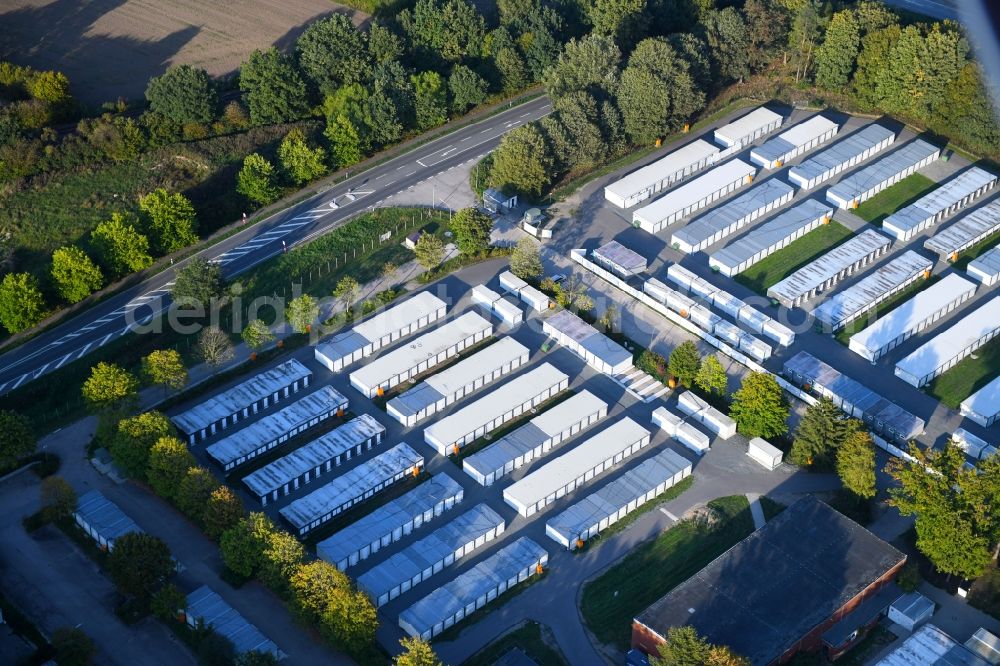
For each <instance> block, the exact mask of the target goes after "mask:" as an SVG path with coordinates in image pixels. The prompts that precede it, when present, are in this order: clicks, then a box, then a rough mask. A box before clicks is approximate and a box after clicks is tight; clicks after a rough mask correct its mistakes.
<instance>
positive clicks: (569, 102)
mask: <svg viewBox="0 0 1000 666" xmlns="http://www.w3.org/2000/svg"><path fill="white" fill-rule="evenodd" d="M554 107H555V110H556V113H554V114H552V116H550V117H554V118H553V120H557V121H558V123H559V125H561V127H562V128H563V131H564V133H565V142H566V144H567V146H566V147H565V148H564V150H563V152H564V154H563V155H562V156H559V155H557V157H561V161H562V162H563V164H564V166H565V167H566V168H572V167H574V166H579V165H587V164H596V163H597V162H600V161H602V160H605V159H607V155H608V144H607V143H606V142H605V140H604V136H603V135H602V131H601V117H600V113H599V112H598V109H597V101H596V100H595V99H594V98H593V96H591V95H590V93H587V92H584V91H577V92H572V93H568V94H567V95H565V96H563V97H561V98H560V99H559V100H558V101H556V103H555V104H554ZM546 120H548V119H547V118H544V119H542V122H541V123H540V124H541V125H542V126H543V127H544V126H545V121H546ZM549 139H550V144H554V143H555V142H554V140H553V139H552V137H551V135H550V136H549ZM553 153H554V154H555V153H556V151H555V147H554V145H553Z"/></svg>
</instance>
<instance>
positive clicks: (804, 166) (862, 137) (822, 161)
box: [788, 124, 896, 190]
mask: <svg viewBox="0 0 1000 666" xmlns="http://www.w3.org/2000/svg"><path fill="white" fill-rule="evenodd" d="M895 140H896V133H895V132H894V131H892V130H890V129H888V128H887V127H883V126H882V125H878V124H871V125H866V126H865V127H863V128H861V129H860V130H858V131H856V132H854V133H853V134H850V135H848V136H847V137H845V138H843V139H841V140H840V141H838V142H837V143H835V144H833V145H832V146H830V147H829V148H826V149H824V150H822V151H820V152H819V153H816V154H815V155H813V156H812V157H810V158H809V159H807V160H805V161H803V162H802V163H800V164H797V165H796V166H793V167H792V168H791V169H789V171H788V179H789V181H791V182H792V184H794V185H798V186H799V187H801V188H803V189H806V190H810V189H812V188H814V187H816V186H817V185H819V184H820V183H822V182H824V181H827V180H829V179H830V178H833V177H834V176H836V175H837V174H838V173H840V172H842V171H845V170H846V169H850V168H851V167H853V166H855V165H857V164H860V163H861V162H864V161H865V160H866V159H868V158H869V157H871V156H872V155H875V154H876V153H879V152H881V151H883V150H885V149H886V148H888V147H889V146H891V145H892V143H893V142H894V141H895Z"/></svg>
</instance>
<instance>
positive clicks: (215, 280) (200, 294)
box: [170, 257, 226, 308]
mask: <svg viewBox="0 0 1000 666" xmlns="http://www.w3.org/2000/svg"><path fill="white" fill-rule="evenodd" d="M225 286H226V283H225V280H223V279H222V267H221V266H220V265H219V264H217V263H213V262H210V261H206V260H205V259H203V258H201V257H193V258H192V259H191V260H189V261H188V262H187V264H185V265H184V266H183V267H182V268H180V269H179V270H178V271H177V274H176V276H175V278H174V286H173V288H172V289H171V290H170V293H171V295H172V296H173V298H174V302H175V303H177V304H178V305H180V306H191V305H193V306H200V307H204V308H208V307H209V306H210V305H211V304H212V300H213V299H221V298H222V297H223V296H224V293H225Z"/></svg>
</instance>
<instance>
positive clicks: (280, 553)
mask: <svg viewBox="0 0 1000 666" xmlns="http://www.w3.org/2000/svg"><path fill="white" fill-rule="evenodd" d="M305 554H306V551H305V548H304V547H303V546H302V544H301V543H300V542H299V540H298V539H296V538H295V537H293V536H292V535H291V534H289V533H288V532H285V531H284V530H279V529H275V530H274V531H273V532H271V533H270V534H269V535H268V536H267V545H266V546H265V547H264V551H263V552H262V553H261V562H260V570H259V571H258V577H259V578H260V582H262V583H264V585H266V586H267V587H269V588H271V589H272V590H274V591H275V592H277V593H278V594H281V595H285V593H286V592H287V590H288V580H289V578H290V577H291V575H292V574H293V573H294V572H295V569H296V567H298V565H300V564H302V561H303V560H304V559H305Z"/></svg>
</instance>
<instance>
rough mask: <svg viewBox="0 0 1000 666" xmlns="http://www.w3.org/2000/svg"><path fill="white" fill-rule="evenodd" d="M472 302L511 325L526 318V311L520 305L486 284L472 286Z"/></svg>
mask: <svg viewBox="0 0 1000 666" xmlns="http://www.w3.org/2000/svg"><path fill="white" fill-rule="evenodd" d="M472 302H473V303H475V304H477V305H479V306H481V307H482V308H483V309H484V310H486V311H487V312H489V313H491V314H494V315H496V316H497V317H499V318H500V320H501V321H503V322H505V323H507V324H510V325H511V326H516V325H518V324H520V323H521V322H522V321H523V320H524V313H523V312H521V308H520V307H518V306H517V305H515V304H514V303H511V302H510V301H508V300H507V299H506V298H504V297H503V296H501V295H500V294H498V293H497V292H495V291H493V290H492V289H490V288H489V287H487V286H486V285H484V284H479V285H476V286H475V287H473V288H472Z"/></svg>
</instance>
